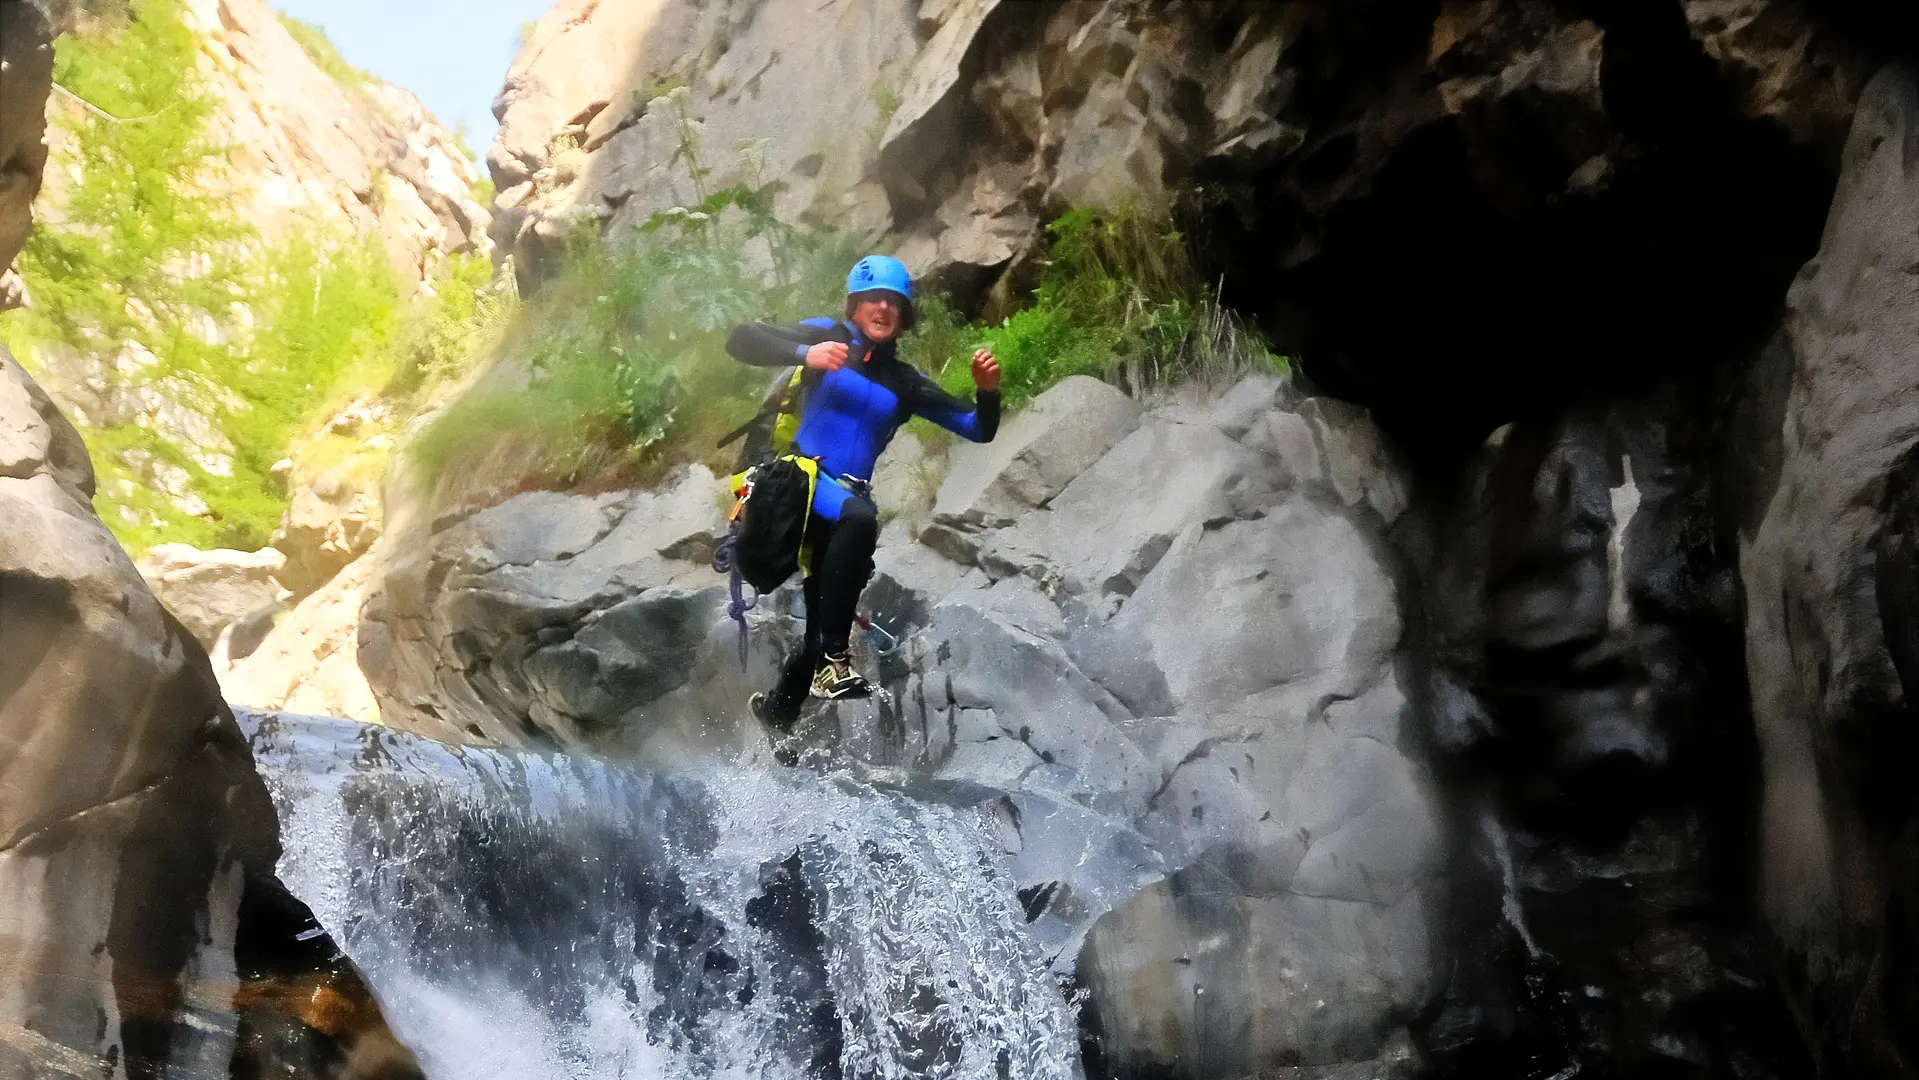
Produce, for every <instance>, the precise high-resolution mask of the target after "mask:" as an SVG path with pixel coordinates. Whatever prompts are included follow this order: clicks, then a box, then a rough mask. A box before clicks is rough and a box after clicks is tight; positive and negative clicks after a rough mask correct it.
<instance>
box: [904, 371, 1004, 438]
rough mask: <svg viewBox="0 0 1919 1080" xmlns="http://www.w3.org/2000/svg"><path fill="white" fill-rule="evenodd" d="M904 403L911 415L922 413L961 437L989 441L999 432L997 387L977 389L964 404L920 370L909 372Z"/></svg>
mask: <svg viewBox="0 0 1919 1080" xmlns="http://www.w3.org/2000/svg"><path fill="white" fill-rule="evenodd" d="M908 392H909V393H910V394H911V398H910V400H909V401H908V407H909V408H910V409H911V411H912V413H913V414H914V415H915V416H920V417H924V418H925V419H927V420H931V421H932V422H933V423H935V424H938V425H939V426H941V427H943V428H945V429H946V430H948V431H950V432H952V433H953V434H955V435H958V436H959V437H960V438H962V439H968V440H970V441H972V442H980V443H983V442H992V441H993V436H994V435H997V434H999V391H997V390H981V391H979V392H978V393H977V394H976V395H975V396H974V399H973V403H972V404H970V405H969V404H967V403H966V402H964V401H961V400H960V399H959V398H956V397H954V396H953V395H951V394H949V393H947V392H946V391H944V390H941V389H940V388H939V384H938V383H935V382H934V381H933V380H931V379H929V378H927V377H926V376H925V375H923V374H921V373H920V372H917V371H915V372H913V376H912V379H911V380H910V382H909V385H908Z"/></svg>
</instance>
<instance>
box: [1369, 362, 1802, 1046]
mask: <svg viewBox="0 0 1919 1080" xmlns="http://www.w3.org/2000/svg"><path fill="white" fill-rule="evenodd" d="M1709 392H1710V391H1708V390H1705V389H1702V388H1700V387H1697V386H1691V387H1688V386H1686V385H1684V384H1680V385H1669V386H1667V387H1665V388H1664V389H1663V390H1660V391H1649V392H1646V393H1644V394H1642V395H1640V396H1637V397H1633V398H1629V399H1627V400H1623V401H1615V402H1610V403H1606V404H1600V403H1596V402H1595V403H1588V404H1585V405H1580V406H1575V407H1572V408H1569V409H1567V410H1565V411H1563V412H1562V413H1560V414H1558V415H1556V416H1551V417H1536V418H1528V419H1526V420H1522V421H1520V422H1517V423H1515V424H1514V425H1513V426H1512V428H1511V429H1510V430H1508V431H1505V432H1502V433H1501V434H1500V435H1498V436H1496V437H1495V438H1493V439H1490V440H1488V442H1487V444H1486V445H1485V446H1484V447H1483V448H1482V450H1481V452H1480V455H1479V456H1478V457H1477V458H1476V459H1474V461H1473V462H1472V463H1471V464H1470V465H1469V467H1468V468H1466V469H1464V470H1462V473H1463V474H1462V475H1459V476H1457V477H1454V478H1452V479H1451V480H1450V482H1449V486H1447V487H1446V488H1444V489H1441V490H1436V491H1434V492H1430V493H1429V495H1428V498H1429V499H1430V501H1428V502H1425V503H1424V504H1423V505H1422V506H1420V507H1418V508H1416V509H1415V510H1414V511H1411V512H1409V514H1408V515H1407V517H1406V518H1405V519H1402V522H1401V527H1400V529H1399V530H1397V531H1396V534H1395V536H1396V539H1397V541H1398V542H1399V543H1400V544H1401V546H1402V550H1403V551H1404V553H1405V555H1406V561H1407V563H1409V564H1411V565H1413V566H1416V567H1419V568H1420V569H1419V570H1417V571H1416V576H1417V579H1418V586H1417V592H1418V594H1419V595H1420V596H1421V599H1419V600H1418V601H1416V603H1417V605H1418V607H1417V608H1416V609H1415V610H1416V611H1417V612H1418V614H1419V620H1418V623H1417V625H1420V626H1421V628H1422V629H1421V634H1420V637H1421V640H1420V641H1419V642H1418V644H1416V645H1415V647H1414V649H1413V652H1412V655H1413V657H1414V658H1415V659H1414V662H1412V663H1411V664H1409V665H1408V667H1407V669H1406V670H1407V672H1408V675H1409V679H1408V688H1409V691H1410V692H1411V693H1412V695H1413V696H1414V697H1415V698H1416V699H1417V700H1418V701H1419V703H1420V707H1419V709H1418V711H1417V715H1418V716H1419V717H1420V720H1421V723H1422V725H1423V727H1424V731H1423V732H1422V733H1421V737H1420V741H1421V742H1422V743H1423V744H1424V745H1425V746H1427V747H1428V748H1429V753H1430V754H1431V755H1432V761H1433V763H1434V766H1435V767H1436V769H1437V770H1438V771H1439V772H1440V774H1441V775H1442V776H1445V777H1446V778H1447V780H1446V787H1447V790H1448V794H1449V796H1450V801H1451V802H1452V803H1453V805H1455V806H1456V807H1457V808H1458V810H1457V813H1458V814H1459V818H1458V821H1459V825H1460V831H1459V832H1458V833H1457V834H1456V837H1457V839H1456V843H1457V850H1458V852H1459V855H1460V858H1459V861H1458V863H1457V865H1456V867H1455V873H1456V877H1455V878H1454V881H1455V890H1456V891H1455V893H1454V906H1453V908H1452V913H1451V916H1450V918H1449V920H1448V925H1447V928H1446V930H1445V933H1446V935H1447V937H1448V938H1449V939H1451V940H1453V941H1456V942H1458V943H1459V946H1458V949H1457V951H1456V952H1455V962H1454V966H1453V968H1452V970H1451V972H1450V977H1449V985H1448V986H1447V987H1446V989H1445V992H1444V994H1443V995H1442V1000H1443V1004H1442V1005H1440V1006H1439V1007H1438V1008H1436V1009H1435V1010H1434V1011H1433V1012H1432V1013H1431V1014H1429V1018H1428V1019H1427V1020H1426V1021H1425V1022H1424V1023H1423V1024H1422V1032H1421V1041H1422V1045H1423V1046H1425V1047H1426V1048H1427V1049H1428V1051H1429V1053H1431V1054H1432V1055H1433V1056H1434V1057H1435V1058H1436V1059H1438V1061H1439V1062H1440V1063H1441V1064H1442V1067H1445V1068H1451V1069H1457V1068H1463V1067H1465V1066H1464V1064H1462V1063H1468V1062H1473V1061H1486V1060H1501V1059H1504V1060H1518V1059H1524V1060H1529V1061H1534V1062H1537V1063H1539V1064H1538V1067H1540V1068H1550V1069H1551V1070H1553V1071H1559V1070H1562V1069H1574V1070H1578V1071H1582V1072H1583V1071H1585V1070H1587V1069H1599V1070H1605V1069H1619V1070H1621V1073H1620V1075H1638V1074H1643V1073H1645V1072H1649V1071H1653V1070H1657V1069H1661V1068H1666V1067H1676V1066H1672V1063H1673V1062H1675V1061H1690V1062H1714V1061H1723V1060H1726V1059H1728V1058H1731V1057H1734V1056H1738V1055H1743V1056H1744V1058H1745V1059H1746V1060H1751V1061H1754V1062H1763V1063H1764V1064H1763V1066H1758V1067H1762V1068H1763V1069H1765V1070H1767V1071H1765V1072H1762V1073H1760V1075H1780V1076H1792V1075H1802V1074H1803V1073H1801V1072H1800V1071H1799V1070H1800V1068H1801V1066H1802V1060H1801V1055H1800V1052H1799V1050H1798V1048H1797V1047H1796V1046H1795V1045H1794V1044H1793V1038H1792V1036H1791V1034H1790V1033H1791V1031H1792V1025H1791V1022H1790V1020H1789V1018H1788V1016H1787V1013H1786V1010H1785V1008H1784V1005H1783V1002H1782V1000H1781V998H1780V996H1779V994H1778V993H1777V992H1776V991H1775V990H1773V989H1772V987H1771V986H1770V985H1769V973H1768V972H1767V970H1766V967H1765V965H1764V963H1763V958H1762V957H1761V956H1760V954H1759V951H1758V950H1757V949H1756V948H1755V945H1756V937H1755V934H1754V929H1755V928H1754V926H1753V924H1752V919H1751V917H1750V914H1749V911H1750V909H1749V906H1748V903H1747V901H1746V899H1745V895H1746V894H1745V893H1744V891H1743V890H1741V889H1739V888H1734V887H1731V886H1729V885H1728V884H1727V883H1728V882H1736V881H1739V880H1741V879H1742V876H1743V875H1744V874H1746V873H1748V872H1749V862H1748V859H1749V857H1750V855H1749V852H1750V848H1749V847H1748V841H1747V836H1748V835H1749V833H1748V831H1747V829H1748V826H1747V825H1745V824H1742V822H1744V821H1746V820H1748V819H1746V817H1745V815H1747V814H1749V812H1750V811H1749V807H1750V806H1751V798H1752V791H1753V788H1752V783H1753V778H1754V776H1755V766H1756V753H1757V748H1756V747H1755V745H1754V744H1753V740H1752V737H1751V728H1750V724H1749V722H1748V721H1747V719H1746V717H1745V715H1744V707H1743V700H1742V691H1743V685H1742V684H1743V681H1744V678H1745V670H1744V666H1743V665H1742V664H1741V662H1740V639H1741V627H1740V614H1739V604H1738V598H1737V597H1738V594H1737V588H1736V585H1735V577H1734V575H1735V573H1736V567H1735V564H1734V558H1735V554H1736V544H1734V543H1733V542H1732V540H1731V538H1730V537H1729V536H1728V535H1727V534H1726V531H1725V529H1724V527H1723V525H1722V523H1721V522H1720V521H1719V520H1718V519H1717V518H1716V516H1715V508H1716V504H1717V502H1718V497H1717V495H1716V492H1715V486H1714V485H1715V475H1714V467H1715V459H1714V456H1713V452H1712V450H1711V449H1710V447H1709V444H1707V443H1705V442H1704V441H1703V440H1701V439H1699V438H1698V429H1697V427H1696V422H1695V421H1694V420H1693V419H1692V417H1694V416H1696V415H1698V413H1700V412H1703V411H1705V410H1706V408H1707V406H1706V405H1704V404H1703V403H1702V400H1701V399H1702V398H1704V397H1705V395H1706V394H1707V393H1709ZM1682 913H1683V914H1682ZM1521 1002H1524V1004H1520V1003H1521ZM1773 1070H1776V1071H1773Z"/></svg>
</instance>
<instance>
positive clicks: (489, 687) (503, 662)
mask: <svg viewBox="0 0 1919 1080" xmlns="http://www.w3.org/2000/svg"><path fill="white" fill-rule="evenodd" d="M722 494H723V492H722V488H721V485H720V483H719V481H718V480H717V479H716V478H715V477H714V476H713V474H712V473H711V472H710V471H708V470H707V469H706V468H704V467H703V466H694V467H692V468H691V469H688V470H686V471H685V472H684V473H682V474H681V475H680V477H679V478H678V480H677V481H676V482H675V483H673V484H672V485H671V486H669V487H668V488H667V489H666V490H664V491H659V492H627V493H615V494H610V495H601V496H577V495H565V494H560V493H557V492H532V493H529V494H526V495H521V496H517V497H515V498H512V499H509V500H507V501H506V502H504V503H501V504H499V505H498V506H494V507H490V508H488V509H485V510H481V511H479V512H477V513H472V514H470V515H468V516H465V517H454V518H452V519H451V520H448V519H442V520H441V521H439V522H435V523H432V524H430V525H423V526H421V527H422V528H423V529H424V530H425V535H413V534H411V533H402V534H396V535H395V537H394V538H393V539H392V542H391V546H390V547H389V548H388V551H387V555H386V562H385V566H384V573H382V574H381V575H380V577H379V583H378V586H377V588H376V589H374V590H373V591H372V593H371V595H369V596H368V597H367V599H366V602H365V609H364V612H365V624H364V625H363V626H362V627H361V630H360V640H359V659H360V664H361V666H362V667H363V668H364V669H365V670H366V672H367V674H368V676H369V677H370V680H371V682H372V685H373V688H374V691H375V693H376V694H377V696H378V698H379V702H380V712H381V715H382V716H383V717H384V718H385V720H386V722H387V723H390V724H393V725H395V726H398V727H402V728H405V729H407V730H412V731H417V732H420V733H422V734H427V735H432V736H434V737H436V738H442V739H452V740H455V741H465V740H473V739H480V740H484V741H490V742H502V743H506V744H508V745H522V744H528V743H530V744H533V745H547V744H553V743H558V744H567V745H580V744H591V743H593V742H595V741H596V740H599V739H602V738H618V737H620V735H621V728H622V723H621V721H622V718H623V717H625V716H626V715H627V714H628V713H629V712H631V711H632V710H634V709H638V708H642V707H644V706H645V705H647V704H648V703H650V702H652V701H654V700H655V699H657V698H660V697H662V696H664V695H666V694H668V693H669V692H671V691H673V690H676V689H679V688H681V687H683V686H685V685H687V683H688V682H689V680H691V679H692V677H693V672H694V668H695V666H696V661H697V660H698V659H699V658H700V657H701V656H702V655H703V653H702V650H703V648H704V645H705V643H706V641H707V639H708V638H709V637H710V636H711V635H712V634H713V633H714V632H715V631H716V630H717V624H718V623H719V622H721V621H724V614H723V613H722V612H721V610H720V608H721V600H722V598H723V596H724V590H723V588H722V582H723V580H724V579H722V578H720V577H719V576H718V575H716V574H714V573H713V570H712V568H711V566H710V565H709V564H710V562H711V559H712V554H713V549H714V547H715V546H716V544H717V542H718V536H717V533H718V532H719V531H720V530H721V529H722V528H723V527H724V520H723V515H722V514H721V511H720V504H719V499H720V497H721V495H722Z"/></svg>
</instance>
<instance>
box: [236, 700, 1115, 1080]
mask: <svg viewBox="0 0 1919 1080" xmlns="http://www.w3.org/2000/svg"><path fill="white" fill-rule="evenodd" d="M241 721H242V726H243V727H244V728H245V729H246V731H247V733H248V736H249V738H250V740H251V742H252V744H253V751H254V756H255V759H256V760H257V762H258V765H259V769H260V772H261V774H262V776H264V777H265V778H266V781H267V785H268V788H269V790H270V791H271V792H272V794H273V798H274V802H275V805H276V808H277V810H278V812H279V815H280V823H281V833H282V837H283V844H284V849H285V853H284V855H283V856H282V858H281V863H280V875H281V878H282V879H283V880H284V881H285V882H286V884H287V885H288V887H290V888H291V889H292V890H293V891H294V892H295V893H296V894H298V895H299V896H300V897H301V898H302V899H303V900H305V901H306V902H307V904H308V905H309V906H310V907H311V908H312V909H313V912H314V914H315V915H316V916H317V917H318V918H319V920H320V922H321V924H322V925H323V926H325V927H326V929H327V930H328V931H329V932H330V933H331V934H332V935H333V937H334V939H335V940H336V941H337V942H338V944H339V946H340V947H341V948H342V949H343V950H344V951H345V952H346V953H347V954H348V955H349V956H351V957H352V958H353V960H354V961H355V962H356V963H357V964H358V965H359V967H360V969H361V971H362V972H363V973H364V974H365V976H366V978H367V980H368V982H369V983H370V984H371V986H372V988H373V990H374V993H375V995H376V996H377V997H378V998H379V1001H380V1004H381V1007H382V1008H383V1009H384V1011H385V1013H386V1016H387V1019H388V1022H389V1023H390V1024H391V1025H392V1026H393V1029H394V1031H395V1033H396V1034H397V1035H398V1036H399V1037H400V1038H401V1039H402V1040H403V1041H405V1042H406V1043H407V1044H408V1045H409V1046H411V1047H412V1048H413V1049H414V1051H415V1052H416V1054H417V1055H418V1056H419V1059H420V1062H421V1064H422V1066H423V1067H424V1068H425V1069H426V1071H427V1074H428V1075H429V1076H430V1077H432V1078H433V1080H456V1078H457V1080H485V1078H498V1080H522V1078H528V1077H540V1078H548V1077H553V1078H558V1077H565V1078H575V1080H588V1078H591V1080H611V1078H632V1080H654V1078H659V1080H665V1078H669V1077H671V1078H676V1080H677V1078H682V1077H713V1078H727V1080H732V1078H746V1077H755V1078H759V1077H765V1078H777V1080H785V1078H795V1080H797V1078H800V1077H842V1076H843V1077H846V1078H848V1080H854V1078H857V1080H869V1078H870V1080H895V1078H900V1080H903V1078H906V1077H927V1078H936V1080H1009V1078H1020V1080H1027V1078H1032V1080H1054V1078H1057V1080H1077V1078H1079V1077H1080V1076H1081V1075H1082V1073H1081V1069H1080V1065H1079V1053H1078V1040H1077V1034H1076V1023H1075V1016H1074V1012H1073V1009H1072V1007H1071V1006H1070V1005H1069V1004H1068V1002H1067V1000H1066V998H1065V996H1064V995H1063V993H1062V989H1061V986H1060V983H1059V981H1058V979H1057V977H1056V976H1055V975H1054V974H1053V973H1052V972H1051V970H1049V965H1048V962H1047V957H1046V955H1045V953H1044V950H1043V949H1042V948H1041V946H1040V945H1039V944H1038V943H1037V942H1036V940H1035V938H1034V936H1033V934H1032V933H1030V932H1029V927H1028V925H1027V916H1026V914H1025V912H1024V911H1023V910H1022V908H1021V906H1020V903H1019V900H1018V898H1017V896H1016V895H1015V892H1014V887H1013V883H1012V881H1011V880H1010V878H1009V877H1008V874H1007V869H1006V854H1005V852H1004V851H1003V850H1002V849H1001V848H1000V847H999V846H998V845H997V844H996V843H995V841H994V834H993V831H992V825H991V822H990V821H988V820H987V819H986V815H985V814H984V813H983V812H982V811H979V810H974V809H970V808H966V807H956V806H949V805H944V804H942V803H939V802H937V801H922V800H917V799H912V798H908V797H906V796H904V795H902V794H898V793H894V792H888V791H882V790H879V789H876V788H875V787H873V786H871V785H869V784H867V783H865V782H863V781H861V780H859V779H857V778H855V777H853V776H851V775H847V774H833V773H830V772H827V773H822V772H815V771H812V770H809V769H775V768H770V767H768V768H749V767H744V766H739V765H730V764H726V763H723V762H709V763H706V764H703V765H701V766H699V767H698V768H697V769H688V770H683V771H678V772H670V773H649V772H643V771H630V770H626V769H622V768H618V767H615V766H613V765H610V764H608V763H605V762H601V761H598V760H593V759H590V758H584V757H569V756H565V755H559V754H536V753H526V752H516V751H508V750H490V749H475V748H463V747H453V746H449V745H446V744H442V743H438V742H435V741H433V740H430V739H424V738H420V737H416V736H410V735H406V734H402V733H399V732H395V731H391V730H387V729H383V728H379V727H373V726H368V725H362V724H358V723H354V722H351V721H343V720H328V719H317V718H307V717H291V716H276V715H267V714H251V713H248V714H242V716H241Z"/></svg>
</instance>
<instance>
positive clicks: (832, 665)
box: [813, 653, 873, 701]
mask: <svg viewBox="0 0 1919 1080" xmlns="http://www.w3.org/2000/svg"><path fill="white" fill-rule="evenodd" d="M872 692H873V684H872V683H869V682H867V681H866V680H865V679H863V678H861V677H860V673H859V672H857V671H854V670H853V662H852V661H851V660H849V659H847V657H846V654H844V653H842V654H840V655H838V656H834V655H833V654H832V653H827V654H826V655H825V656H823V657H821V658H820V666H819V668H818V669H817V670H816V671H814V672H813V696H814V697H816V698H825V699H827V700H828V701H833V700H837V699H839V698H856V697H865V696H867V695H868V694H871V693H872Z"/></svg>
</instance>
